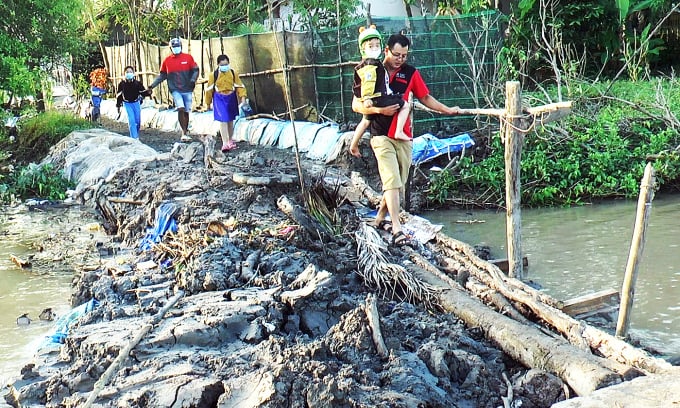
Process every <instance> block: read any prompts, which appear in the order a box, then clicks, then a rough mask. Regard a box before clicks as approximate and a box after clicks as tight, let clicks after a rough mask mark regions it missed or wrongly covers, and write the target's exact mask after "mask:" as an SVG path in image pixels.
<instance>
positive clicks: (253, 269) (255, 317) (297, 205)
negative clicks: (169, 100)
mask: <svg viewBox="0 0 680 408" xmlns="http://www.w3.org/2000/svg"><path fill="white" fill-rule="evenodd" d="M104 126H105V127H106V128H108V129H110V130H112V131H117V132H120V133H122V134H126V133H127V129H126V127H125V124H117V123H112V122H109V121H106V120H105V122H104ZM176 137H177V135H175V134H168V133H165V132H159V131H155V130H149V129H143V131H142V134H141V136H140V140H141V141H142V142H144V143H145V144H148V145H149V146H152V147H154V148H155V149H156V150H158V151H161V152H169V151H171V150H173V147H174V143H175V141H176V140H175V139H176ZM190 146H194V148H196V149H199V150H201V152H200V153H199V154H194V155H190V156H187V155H184V156H183V155H182V154H183V153H182V152H183V149H188V148H189V147H190ZM218 146H219V144H218ZM202 148H203V146H202V145H201V144H200V143H193V144H189V145H184V147H180V148H177V149H176V151H175V153H173V154H172V155H170V156H168V158H166V159H164V160H153V161H145V162H143V163H138V164H136V165H134V166H132V167H130V168H128V169H126V170H124V171H121V172H119V173H118V174H116V176H115V177H113V178H112V179H111V180H109V181H108V182H107V183H104V184H102V185H99V186H98V187H97V188H96V189H93V190H92V191H90V192H89V198H88V199H87V203H88V205H91V206H92V207H93V208H95V209H96V210H97V211H98V212H99V213H100V214H101V215H102V217H103V220H102V223H103V225H104V226H105V227H106V229H107V231H108V232H109V233H110V234H111V235H112V236H115V237H117V240H116V241H118V242H115V241H112V242H111V243H110V244H107V245H109V246H110V252H111V253H115V256H114V257H112V258H111V259H108V260H105V261H103V262H102V263H101V264H100V265H99V267H98V268H96V269H94V270H91V268H88V269H87V270H81V271H80V273H79V279H78V281H77V283H76V285H75V289H74V296H73V303H74V306H75V305H77V304H82V303H84V302H86V301H88V300H90V299H92V298H95V299H97V300H98V301H99V305H98V306H97V307H96V309H95V310H94V311H93V312H91V313H89V314H87V315H86V316H84V318H82V319H80V320H78V321H77V322H76V324H75V325H74V326H73V327H72V328H71V330H70V332H69V335H68V337H67V338H66V342H65V344H63V345H62V346H61V347H60V348H56V349H54V351H52V352H43V353H42V354H41V357H40V358H39V359H38V360H37V361H36V362H35V363H34V364H35V365H27V366H26V367H25V368H24V370H23V371H22V378H21V379H20V380H18V381H17V382H15V383H14V384H13V386H12V387H11V388H10V390H11V391H10V393H9V394H8V396H7V397H6V398H7V400H8V401H9V402H10V403H12V404H14V405H15V406H18V405H19V404H21V405H25V406H31V405H47V406H58V405H59V406H62V405H65V406H83V405H84V404H86V401H87V400H88V398H89V399H91V400H92V401H96V403H97V404H104V405H106V406H130V407H132V406H148V407H163V406H167V407H169V406H195V407H212V406H218V407H489V408H492V407H498V406H502V405H503V401H502V399H501V398H502V397H504V396H506V395H508V394H509V390H508V382H506V380H505V379H504V378H503V375H504V374H505V375H506V376H507V378H509V379H510V381H511V382H512V384H513V390H512V394H513V401H514V404H515V405H513V406H522V407H544V406H550V405H551V404H552V403H553V402H555V401H558V400H561V399H563V398H564V393H563V389H564V385H563V383H562V382H561V381H560V380H559V379H558V378H557V377H555V376H552V375H550V374H548V373H545V372H540V371H535V370H531V371H527V370H526V369H524V368H523V367H521V366H519V365H518V364H516V363H515V362H513V361H511V360H510V359H508V358H507V357H506V356H505V355H504V354H503V353H502V352H501V351H499V350H498V349H496V348H495V347H494V346H493V345H491V344H489V343H488V342H486V341H485V340H484V338H483V337H482V336H481V333H479V331H478V330H476V329H475V328H472V329H471V330H468V329H466V328H465V327H464V325H463V324H462V323H461V322H460V321H459V320H458V319H457V318H456V317H455V316H453V315H451V314H448V313H442V312H441V310H437V309H436V308H434V309H433V308H429V309H428V308H426V307H424V306H423V305H422V304H419V303H418V302H415V303H409V302H405V301H402V300H400V299H403V298H404V293H398V292H388V291H385V290H384V289H383V290H381V289H380V288H376V287H368V286H367V285H366V284H365V283H364V282H365V281H364V278H363V277H362V275H361V274H360V273H358V269H357V264H358V262H359V260H358V259H357V243H356V240H355V239H356V236H355V233H356V231H357V230H359V225H360V224H361V222H362V221H361V220H360V219H359V218H358V216H357V214H356V211H355V208H354V207H353V206H352V205H351V204H350V203H349V202H348V201H347V200H342V199H340V197H337V196H334V194H332V193H331V192H329V191H328V190H327V189H324V188H322V187H321V186H323V185H328V184H329V183H328V182H329V180H332V179H334V178H335V179H336V180H338V183H340V180H345V179H347V176H348V173H349V171H357V170H358V171H362V172H364V173H367V169H368V168H369V167H370V165H371V162H370V160H365V161H361V162H356V161H354V160H351V159H349V158H348V157H345V158H344V159H341V160H339V162H338V164H336V165H334V166H326V165H323V164H321V163H316V162H313V161H309V160H303V161H302V167H303V169H304V174H305V177H306V182H307V188H308V191H316V192H317V193H318V195H316V196H315V197H316V199H317V201H318V200H322V201H324V200H325V201H324V202H325V204H326V206H327V207H329V208H331V209H333V211H332V213H333V214H334V216H335V217H337V218H335V221H334V222H333V225H334V234H328V235H327V236H326V235H324V236H321V235H320V234H316V235H315V234H313V233H311V232H310V231H309V230H307V229H305V228H304V226H303V223H301V222H299V221H301V220H307V219H306V218H304V217H305V213H306V212H305V211H303V210H301V208H303V207H304V206H303V205H302V203H303V202H304V199H303V198H302V196H301V193H300V185H299V182H289V183H286V182H279V183H274V184H271V185H259V184H252V185H251V184H239V183H236V182H234V173H235V172H236V173H239V172H247V173H249V174H256V175H273V174H278V175H281V174H286V175H291V176H296V175H297V174H298V171H297V166H296V163H295V155H294V154H293V152H290V151H282V150H278V149H272V148H261V147H253V146H247V145H245V143H241V144H240V145H239V149H238V150H236V151H234V152H230V153H229V154H228V155H223V154H221V153H219V152H218V153H216V155H215V157H214V161H213V162H212V166H211V167H210V168H206V167H205V166H204V162H203V155H202ZM184 151H185V150H184ZM368 154H370V150H368V151H367V155H368ZM321 178H324V180H325V184H324V183H321V182H320V180H321ZM330 184H331V185H332V183H330ZM283 198H286V199H288V200H290V202H292V203H293V205H294V211H293V212H292V215H291V214H286V213H284V212H283V211H281V209H280V207H281V201H282V199H283ZM164 216H167V217H166V218H164ZM293 218H294V219H293ZM170 219H172V220H173V221H174V222H175V223H176V224H177V231H176V232H175V233H174V234H171V235H166V236H165V237H164V239H163V240H162V241H161V242H160V243H158V244H157V245H154V246H151V249H149V250H145V251H140V250H139V248H140V243H143V242H145V241H144V240H145V239H150V229H151V228H150V227H151V226H155V227H158V226H159V224H165V225H168V226H169V225H170V224H172V222H171V221H170ZM307 221H308V220H307ZM385 255H386V256H387V257H388V258H387V259H388V261H390V262H393V263H395V264H405V265H406V264H407V263H408V262H407V259H408V257H407V256H406V254H405V253H404V252H403V251H401V250H399V249H396V248H388V249H386V250H385ZM372 293H377V294H378V299H377V305H376V306H377V316H379V319H378V326H377V327H376V326H375V323H373V324H374V325H373V326H371V324H372V323H371V322H370V320H369V315H370V313H367V310H370V309H371V308H370V302H369V299H370V296H369V295H370V294H372ZM170 301H173V302H174V301H176V303H175V304H173V306H172V308H170V310H169V311H168V312H167V313H161V314H159V311H163V312H164V310H163V307H164V306H167V305H168V302H170ZM147 325H148V326H147ZM378 328H379V330H380V334H381V335H382V338H383V341H384V345H385V348H386V350H387V353H386V354H383V355H381V354H379V349H377V348H376V346H377V344H378V343H376V340H375V339H376V337H375V335H376V331H377V330H378ZM136 336H138V337H139V338H140V341H139V343H138V344H135V343H131V341H132V340H133V338H135V337H136ZM127 347H129V348H131V350H132V352H131V354H130V356H129V357H126V358H122V359H121V361H120V362H119V361H118V360H116V358H117V357H118V356H119V355H120V354H121V352H123V351H125V350H127V349H126V348H127ZM124 357H125V356H124ZM119 363H120V364H119ZM97 381H100V382H99V383H97ZM97 384H99V385H102V387H98V385H97ZM93 389H94V390H95V391H93Z"/></svg>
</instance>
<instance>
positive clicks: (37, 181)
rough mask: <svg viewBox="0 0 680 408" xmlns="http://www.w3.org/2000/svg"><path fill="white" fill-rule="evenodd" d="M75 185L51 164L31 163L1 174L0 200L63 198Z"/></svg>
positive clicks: (5, 201)
mask: <svg viewBox="0 0 680 408" xmlns="http://www.w3.org/2000/svg"><path fill="white" fill-rule="evenodd" d="M73 187H74V184H73V183H72V182H71V181H69V180H67V179H66V178H64V176H63V174H62V172H61V171H59V170H57V169H55V168H54V166H52V165H51V164H43V165H38V164H35V163H31V164H29V165H27V166H24V167H21V168H19V169H17V170H16V171H15V172H13V173H10V174H9V175H8V176H5V177H3V176H0V200H1V201H2V202H4V203H10V202H12V201H15V200H17V199H26V198H43V199H48V200H63V199H65V198H66V191H67V190H68V189H69V188H73Z"/></svg>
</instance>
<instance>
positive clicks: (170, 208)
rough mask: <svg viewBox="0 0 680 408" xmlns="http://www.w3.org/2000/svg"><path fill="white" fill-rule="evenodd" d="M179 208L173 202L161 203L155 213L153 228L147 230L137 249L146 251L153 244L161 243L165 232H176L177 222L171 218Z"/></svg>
mask: <svg viewBox="0 0 680 408" xmlns="http://www.w3.org/2000/svg"><path fill="white" fill-rule="evenodd" d="M178 209H179V206H178V205H177V204H175V203H173V202H166V203H162V204H161V205H160V206H158V211H156V220H155V221H154V226H153V228H151V229H148V230H147V232H146V235H144V238H142V240H141V243H140V244H139V249H140V250H142V251H148V250H149V249H151V248H152V247H153V245H154V244H157V243H159V242H161V239H163V235H165V233H166V232H167V231H172V232H177V222H176V221H175V219H174V218H173V217H174V216H175V213H176V212H177V210H178Z"/></svg>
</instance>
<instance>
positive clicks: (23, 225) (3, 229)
mask: <svg viewBox="0 0 680 408" xmlns="http://www.w3.org/2000/svg"><path fill="white" fill-rule="evenodd" d="M93 222H94V218H92V217H91V216H89V215H87V214H85V213H83V211H81V210H79V209H77V208H69V209H66V208H60V209H51V210H49V211H40V210H35V211H30V212H29V211H27V209H26V208H25V207H15V208H8V207H2V209H1V210H0V387H2V391H1V392H0V407H5V406H7V405H5V401H4V398H2V395H4V386H5V385H6V384H7V383H8V382H9V381H10V380H11V379H12V378H14V377H16V376H17V375H19V373H20V370H21V368H22V367H23V366H24V365H25V364H26V363H28V362H30V361H31V359H32V357H33V356H34V355H35V351H36V348H37V347H38V346H39V345H40V344H42V343H43V341H44V339H45V338H46V335H47V334H48V333H49V332H50V331H51V330H52V329H53V328H54V322H48V321H42V320H40V319H39V318H38V316H39V314H40V312H41V311H43V310H44V309H46V308H52V310H53V311H54V313H56V315H57V318H58V316H62V315H64V314H66V313H67V312H68V311H70V309H71V307H70V304H69V298H70V295H71V282H72V280H73V276H74V271H73V270H72V269H68V268H65V267H59V266H56V265H61V263H58V262H50V261H49V260H40V261H39V262H34V263H33V264H32V265H31V267H30V268H20V267H19V266H17V265H16V264H15V263H14V262H12V260H11V257H12V256H16V257H17V258H20V259H22V260H30V259H31V256H33V255H35V254H37V253H39V247H38V244H39V241H40V240H42V239H44V238H45V237H48V236H50V234H55V235H54V236H56V234H57V233H59V232H61V231H76V232H75V234H76V235H77V236H79V238H76V239H78V240H81V239H82V241H83V245H88V244H91V243H92V240H94V239H99V237H100V236H102V233H100V232H93V231H92V230H91V228H89V227H90V226H92V225H93V224H92V223H93ZM95 225H96V224H95ZM71 236H73V235H71ZM24 313H28V316H29V318H31V319H32V321H31V323H30V324H29V325H22V326H19V325H17V320H16V319H17V317H19V316H21V315H22V314H24Z"/></svg>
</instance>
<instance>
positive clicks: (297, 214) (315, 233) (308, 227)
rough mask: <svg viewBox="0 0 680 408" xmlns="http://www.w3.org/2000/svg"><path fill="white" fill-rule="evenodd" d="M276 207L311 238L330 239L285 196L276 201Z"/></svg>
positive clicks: (305, 213) (319, 225) (319, 226)
mask: <svg viewBox="0 0 680 408" xmlns="http://www.w3.org/2000/svg"><path fill="white" fill-rule="evenodd" d="M276 205H277V207H278V208H279V209H280V210H281V211H283V213H284V214H286V215H287V216H288V217H290V218H291V219H292V220H293V221H295V222H296V223H298V224H299V225H300V226H301V227H302V228H303V229H304V230H305V231H307V232H308V233H309V234H310V235H311V236H312V237H315V238H321V239H322V240H329V239H331V237H330V235H329V234H328V233H327V232H326V230H325V229H324V228H323V227H322V226H321V224H319V223H318V222H317V221H316V220H314V219H313V218H312V217H310V216H309V215H308V214H307V212H306V211H305V210H304V209H303V208H302V207H300V206H299V205H297V204H295V203H294V202H292V201H291V200H290V199H289V198H288V197H286V196H285V195H282V196H281V197H279V198H278V199H277V200H276Z"/></svg>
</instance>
